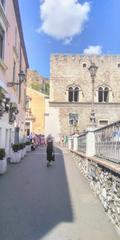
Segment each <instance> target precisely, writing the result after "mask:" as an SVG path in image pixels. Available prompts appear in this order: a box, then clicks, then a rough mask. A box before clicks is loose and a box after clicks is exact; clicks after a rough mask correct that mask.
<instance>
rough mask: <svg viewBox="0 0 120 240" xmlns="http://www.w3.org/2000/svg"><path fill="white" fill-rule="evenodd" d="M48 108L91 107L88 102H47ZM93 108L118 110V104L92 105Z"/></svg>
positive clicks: (119, 105)
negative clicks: (116, 108)
mask: <svg viewBox="0 0 120 240" xmlns="http://www.w3.org/2000/svg"><path fill="white" fill-rule="evenodd" d="M49 104H50V106H51V107H52V106H53V107H91V103H90V102H76V103H75V102H73V103H71V102H52V101H49ZM94 106H97V107H98V106H99V107H101V108H103V107H104V108H105V107H119V108H120V103H118V102H116V103H115V102H114V103H94Z"/></svg>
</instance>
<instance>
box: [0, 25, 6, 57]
mask: <svg viewBox="0 0 120 240" xmlns="http://www.w3.org/2000/svg"><path fill="white" fill-rule="evenodd" d="M4 37H5V33H4V30H3V29H2V27H1V26H0V58H1V59H3V57H4Z"/></svg>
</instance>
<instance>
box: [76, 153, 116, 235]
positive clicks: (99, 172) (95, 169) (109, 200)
mask: <svg viewBox="0 0 120 240" xmlns="http://www.w3.org/2000/svg"><path fill="white" fill-rule="evenodd" d="M73 160H74V161H75V162H76V164H77V166H78V167H79V169H80V171H81V173H83V174H84V176H85V177H86V178H87V179H88V181H89V183H90V187H91V189H92V190H93V191H94V192H95V194H96V195H97V196H98V198H99V199H100V201H101V203H102V205H103V207H104V209H105V211H106V212H107V214H108V216H109V218H110V219H111V221H112V222H113V224H114V225H115V226H116V227H117V229H118V230H119V231H120V174H117V173H115V172H113V171H110V170H109V169H106V168H105V167H103V166H100V165H98V164H96V163H94V162H91V161H89V160H87V159H83V158H82V157H81V156H79V155H76V154H74V153H73Z"/></svg>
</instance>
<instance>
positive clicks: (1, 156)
mask: <svg viewBox="0 0 120 240" xmlns="http://www.w3.org/2000/svg"><path fill="white" fill-rule="evenodd" d="M4 158H5V149H4V148H0V160H3V159H4Z"/></svg>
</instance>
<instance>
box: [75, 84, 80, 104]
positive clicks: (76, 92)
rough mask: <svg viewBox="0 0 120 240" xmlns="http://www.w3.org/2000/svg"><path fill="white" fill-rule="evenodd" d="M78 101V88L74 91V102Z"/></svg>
mask: <svg viewBox="0 0 120 240" xmlns="http://www.w3.org/2000/svg"><path fill="white" fill-rule="evenodd" d="M78 100H79V88H78V87H76V88H75V89H74V102H78Z"/></svg>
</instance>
